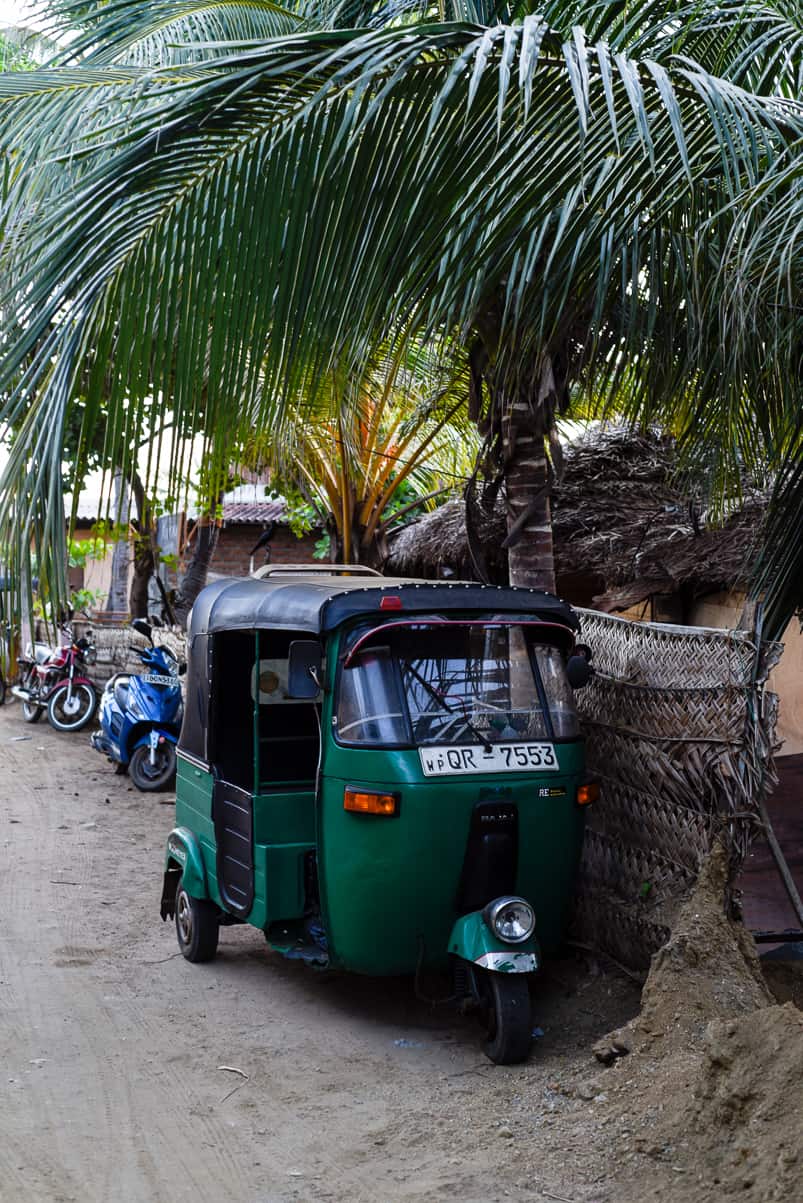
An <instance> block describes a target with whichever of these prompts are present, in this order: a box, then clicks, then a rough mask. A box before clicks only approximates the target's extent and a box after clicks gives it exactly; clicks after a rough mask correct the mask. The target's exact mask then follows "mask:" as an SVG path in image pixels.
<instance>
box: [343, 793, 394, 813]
mask: <svg viewBox="0 0 803 1203" xmlns="http://www.w3.org/2000/svg"><path fill="white" fill-rule="evenodd" d="M399 798H400V795H399V794H378V793H373V791H371V790H362V789H347V790H346V792H345V793H344V795H343V809H344V810H353V811H354V812H355V814H359V815H395V814H398V813H399Z"/></svg>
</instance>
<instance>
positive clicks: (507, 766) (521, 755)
mask: <svg viewBox="0 0 803 1203" xmlns="http://www.w3.org/2000/svg"><path fill="white" fill-rule="evenodd" d="M418 755H419V756H420V757H421V768H422V769H423V771H424V776H425V777H441V776H453V775H457V774H459V773H526V772H530V773H532V772H544V771H546V772H551V771H553V770H555V769H558V768H560V765H559V764H558V758H557V756H556V755H555V748H554V746H553V745H552V744H544V743H526V744H492V745H491V747H490V748H488V749H487V751H486V749H484V748H483V746H482V744H471V745H470V746H469V747H455V745H454V744H451V745H448V746H446V747H438V748H419V749H418Z"/></svg>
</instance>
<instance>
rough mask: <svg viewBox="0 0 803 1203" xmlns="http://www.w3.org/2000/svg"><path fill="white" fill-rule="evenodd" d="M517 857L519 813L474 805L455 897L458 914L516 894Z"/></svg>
mask: <svg viewBox="0 0 803 1203" xmlns="http://www.w3.org/2000/svg"><path fill="white" fill-rule="evenodd" d="M518 855H519V812H518V808H517V807H516V805H515V803H513V802H503V801H500V802H479V803H477V805H476V806H475V807H474V811H473V813H472V816H471V827H470V828H469V833H468V843H467V844H466V855H465V858H464V860H463V872H462V875H461V878H460V888H459V890H458V894H457V900H456V901H457V910H458V913H459V914H461V915H467V914H468V913H469V911H479V910H481V909H482V908H483V907H484V906H485V905H486V903H488V902H491V901H493V899H494V898H499V897H500V896H501V895H502V894H513V893H515V891H516V864H517V861H518Z"/></svg>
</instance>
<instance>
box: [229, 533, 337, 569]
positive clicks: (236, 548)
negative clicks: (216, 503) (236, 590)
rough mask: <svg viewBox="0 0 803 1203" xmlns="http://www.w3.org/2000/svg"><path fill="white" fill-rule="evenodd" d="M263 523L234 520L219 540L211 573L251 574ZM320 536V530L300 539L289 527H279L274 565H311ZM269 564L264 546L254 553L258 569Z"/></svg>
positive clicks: (273, 549) (273, 548)
mask: <svg viewBox="0 0 803 1203" xmlns="http://www.w3.org/2000/svg"><path fill="white" fill-rule="evenodd" d="M262 530H263V528H262V527H261V526H260V525H259V523H253V524H251V523H233V524H231V525H230V526H225V527H224V528H223V529H222V530H221V532H220V537H219V539H218V544H217V548H216V549H215V555H214V559H213V560H212V563H211V564H210V566H209V571H210V572H218V573H221V574H222V575H223V576H242V575H244V574H247V573H248V563H249V553H250V551H251V548H252V547H253V546H254V544H255V543H256V541H257V539H258V538H259V536H260V535H261V534H262ZM319 538H320V536H319V535H318V534H316V533H313V534H309V535H304V536H303V537H302V538H301V539H297V538H296V537H295V535H294V534H293V533H292V531H291V530H290V528H289V527H287V526H277V527H276V533H275V534H274V536H273V538H272V539H271V541H270V547H271V558H270V562H271V564H311V563H315V560H314V559H313V555H312V553H313V550H314V547H315V543H316V542H317V540H318V539H319ZM264 563H265V552H264V549H263V548H260V549H259V551H258V552H257V553H256V555H255V556H254V568H259V567H260V566H261V565H262V564H264Z"/></svg>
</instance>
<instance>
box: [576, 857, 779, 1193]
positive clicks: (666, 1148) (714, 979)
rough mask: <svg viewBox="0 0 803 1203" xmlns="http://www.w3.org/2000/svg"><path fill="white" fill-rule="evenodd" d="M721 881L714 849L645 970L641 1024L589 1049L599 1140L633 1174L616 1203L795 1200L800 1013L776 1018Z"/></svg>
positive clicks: (721, 864)
mask: <svg viewBox="0 0 803 1203" xmlns="http://www.w3.org/2000/svg"><path fill="white" fill-rule="evenodd" d="M726 874H727V865H726V861H725V856H724V854H723V853H722V851H721V850H717V851H716V852H715V853H714V854H713V855H712V857H711V858H710V860H709V862H708V863H707V864H706V865H705V866H704V868H703V871H702V873H701V874H700V878H699V881H698V884H697V887H696V888H695V890H694V892H693V894H692V895H691V897H690V898H689V900H688V901H687V902H686V903H685V905H684V906H683V907H682V908H681V911H680V914H679V916H678V920H677V923H676V924H675V927H674V930H673V934H672V937H671V939H670V940H669V941H668V943H667V944H666V945H665V946H664V948H662V949H661V950H660V952H658V953H657V954H656V955H655V957H654V958H653V962H652V966H651V969H650V973H649V976H648V979H647V982H646V984H645V986H644V990H643V993H642V1009H641V1013H640V1015H639V1016H638V1017H637V1018H636V1019H635V1020H633V1021H632V1023H631V1024H629V1025H628V1026H627V1027H626V1028H624V1029H620V1030H619V1031H617V1032H614V1033H612V1034H611V1035H610V1036H607V1037H606V1038H605V1039H604V1040H603V1041H600V1042H599V1044H598V1045H596V1046H595V1052H596V1055H597V1057H598V1059H599V1060H601V1061H603V1062H604V1063H605V1064H607V1065H610V1066H613V1067H614V1071H615V1072H611V1070H607V1071H603V1072H604V1075H605V1076H604V1077H603V1078H601V1079H599V1081H598V1082H597V1084H596V1089H597V1091H598V1092H601V1093H597V1095H596V1098H597V1099H598V1100H600V1099H605V1098H607V1099H609V1100H610V1112H609V1113H608V1118H607V1120H606V1123H607V1124H608V1127H607V1128H606V1132H607V1134H608V1135H609V1137H610V1136H613V1137H614V1138H618V1139H616V1143H617V1144H619V1143H620V1144H621V1147H622V1148H623V1149H629V1150H631V1151H632V1153H633V1160H632V1167H633V1169H634V1170H636V1171H637V1176H636V1177H634V1178H633V1179H632V1180H631V1181H630V1183H629V1184H628V1185H629V1187H630V1188H632V1189H631V1190H624V1191H620V1194H619V1197H620V1199H622V1200H624V1199H628V1200H629V1199H630V1198H635V1197H636V1196H637V1195H638V1197H639V1198H641V1199H656V1200H657V1199H661V1200H666V1201H667V1203H720V1201H721V1200H727V1199H729V1198H730V1197H731V1196H732V1195H735V1196H738V1197H739V1198H740V1199H741V1200H742V1201H743V1203H771V1201H772V1203H774V1201H776V1200H777V1201H780V1200H784V1201H786V1200H791V1199H801V1198H803V1151H801V1153H800V1154H799V1153H798V1147H799V1145H800V1132H801V1131H803V1088H802V1087H801V1082H803V1013H801V1011H800V1010H798V1009H797V1008H796V1007H795V1005H794V1003H793V1002H791V1001H789V1002H785V1005H782V1006H781V1005H778V1003H777V1001H776V999H775V998H774V997H773V995H772V993H771V992H770V989H769V987H768V985H767V982H766V981H765V979H764V976H763V974H762V966H761V963H760V961H759V959H758V956H757V954H756V950H755V945H754V943H753V940H752V938H751V937H750V935H749V933H747V932H746V931H745V929H744V928H743V927H742V926H741V924H739V923H735V922H733V921H732V920H731V919H730V918H729V917H728V916H727V914H726V913H725V907H724V901H723V900H724V897H725V883H726ZM784 981H785V979H784ZM781 997H782V998H783V999H784V1000H785V999H786V998H789V997H790V994H789V991H784V992H783V994H782V995H781ZM628 1053H629V1054H630V1055H628ZM634 1101H635V1102H637V1113H638V1115H639V1122H638V1124H637V1125H635V1130H634V1122H633V1121H634ZM598 1113H599V1112H598ZM626 1160H627V1159H626ZM645 1160H647V1161H649V1163H651V1170H650V1173H649V1176H648V1179H647V1180H646V1181H645V1180H644V1178H643V1173H644V1169H645ZM628 1176H629V1171H628Z"/></svg>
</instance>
